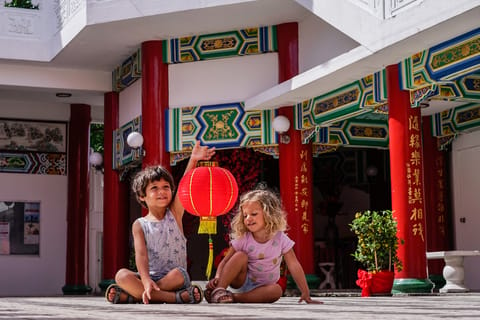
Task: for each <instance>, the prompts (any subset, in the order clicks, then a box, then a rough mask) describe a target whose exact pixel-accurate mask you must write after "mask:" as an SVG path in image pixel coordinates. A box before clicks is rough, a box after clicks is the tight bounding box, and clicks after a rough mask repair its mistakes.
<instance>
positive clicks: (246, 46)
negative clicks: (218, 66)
mask: <svg viewBox="0 0 480 320" xmlns="http://www.w3.org/2000/svg"><path fill="white" fill-rule="evenodd" d="M274 51H277V35H276V27H275V26H270V27H258V28H246V29H241V30H235V31H228V32H221V33H213V34H205V35H197V36H188V37H181V38H175V39H170V40H164V41H163V60H164V62H165V63H181V62H193V61H200V60H209V59H218V58H226V57H233V56H243V55H250V54H259V53H267V52H274Z"/></svg>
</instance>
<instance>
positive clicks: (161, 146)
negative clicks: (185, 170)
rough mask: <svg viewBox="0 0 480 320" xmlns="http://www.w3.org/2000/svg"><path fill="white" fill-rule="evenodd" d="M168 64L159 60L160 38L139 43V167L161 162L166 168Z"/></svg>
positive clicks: (160, 51)
mask: <svg viewBox="0 0 480 320" xmlns="http://www.w3.org/2000/svg"><path fill="white" fill-rule="evenodd" d="M166 110H168V65H167V64H166V63H164V62H163V60H162V41H146V42H144V43H142V134H143V137H144V144H143V147H144V150H145V156H144V158H143V167H145V166H148V165H152V164H161V165H163V166H164V167H166V168H167V169H168V170H169V171H170V156H169V153H168V152H167V151H166V143H165V128H166V123H167V121H168V119H167V118H166V114H165V113H166Z"/></svg>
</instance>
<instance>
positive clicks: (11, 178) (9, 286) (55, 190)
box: [0, 100, 70, 296]
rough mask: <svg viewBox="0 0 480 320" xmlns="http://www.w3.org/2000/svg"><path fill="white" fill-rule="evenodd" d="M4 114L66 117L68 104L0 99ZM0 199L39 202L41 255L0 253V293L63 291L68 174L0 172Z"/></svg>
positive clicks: (32, 116) (51, 118) (13, 294)
mask: <svg viewBox="0 0 480 320" xmlns="http://www.w3.org/2000/svg"><path fill="white" fill-rule="evenodd" d="M0 114H1V117H5V118H21V119H42V120H62V121H68V119H69V116H70V108H69V106H68V105H60V104H59V105H38V104H37V105H35V106H32V104H31V103H30V104H29V103H19V102H14V101H6V100H0ZM0 181H2V183H0V201H39V202H40V255H39V256H29V255H0V284H1V285H0V296H15V295H21V296H25V295H29V296H36V295H40V296H45V295H59V294H62V287H63V286H64V285H65V268H66V250H67V248H66V243H67V221H66V220H67V219H66V217H67V191H68V190H67V189H68V179H67V176H60V175H36V174H14V173H0Z"/></svg>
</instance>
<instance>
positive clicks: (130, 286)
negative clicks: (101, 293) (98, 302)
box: [109, 269, 201, 303]
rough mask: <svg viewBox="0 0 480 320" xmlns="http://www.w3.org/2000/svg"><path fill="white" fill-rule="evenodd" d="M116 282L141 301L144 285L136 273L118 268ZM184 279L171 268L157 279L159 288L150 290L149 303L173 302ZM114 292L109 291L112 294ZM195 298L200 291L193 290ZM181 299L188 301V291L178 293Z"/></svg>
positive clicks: (199, 294)
mask: <svg viewBox="0 0 480 320" xmlns="http://www.w3.org/2000/svg"><path fill="white" fill-rule="evenodd" d="M115 281H116V283H117V284H118V285H119V286H120V287H121V288H122V289H123V290H125V291H126V292H128V293H129V294H130V295H131V296H132V297H134V299H135V301H142V295H143V292H144V287H143V284H142V281H141V280H140V279H139V278H138V276H137V274H136V273H135V272H133V271H131V270H128V269H120V270H119V271H118V272H117V274H116V276H115ZM184 282H185V279H184V278H183V275H182V273H181V272H180V271H179V270H177V269H173V270H172V271H170V272H169V273H168V274H167V275H166V276H165V277H163V278H162V279H160V280H159V281H157V285H158V287H159V288H160V290H159V291H156V290H153V291H152V292H151V298H152V299H151V300H150V302H151V303H175V302H176V299H175V291H176V290H178V289H179V288H181V287H182V286H183V284H184ZM114 294H115V293H114V292H113V293H111V294H110V293H109V295H112V297H111V299H113V295H114ZM194 296H195V300H198V299H200V297H201V293H200V292H198V291H194ZM180 297H181V298H182V300H183V301H188V300H189V298H190V296H189V294H188V292H182V294H181V295H180Z"/></svg>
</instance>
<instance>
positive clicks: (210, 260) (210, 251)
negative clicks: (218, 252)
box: [205, 234, 213, 281]
mask: <svg viewBox="0 0 480 320" xmlns="http://www.w3.org/2000/svg"><path fill="white" fill-rule="evenodd" d="M212 266H213V240H212V235H211V234H209V235H208V263H207V269H206V270H205V275H206V276H207V281H208V280H210V276H211V275H212Z"/></svg>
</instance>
